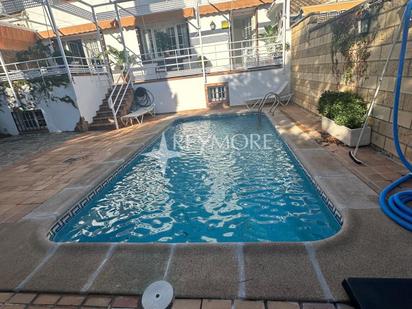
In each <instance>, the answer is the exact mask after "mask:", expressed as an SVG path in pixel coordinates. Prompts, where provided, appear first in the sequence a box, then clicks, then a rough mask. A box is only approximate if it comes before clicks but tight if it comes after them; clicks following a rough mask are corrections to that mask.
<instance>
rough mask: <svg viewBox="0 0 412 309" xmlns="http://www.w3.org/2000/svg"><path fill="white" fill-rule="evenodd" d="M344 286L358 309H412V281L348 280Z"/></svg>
mask: <svg viewBox="0 0 412 309" xmlns="http://www.w3.org/2000/svg"><path fill="white" fill-rule="evenodd" d="M342 285H343V287H344V288H345V290H346V292H347V293H348V295H349V297H350V299H351V301H352V304H353V305H354V306H355V308H358V309H411V308H412V279H380V278H348V279H345V280H344V281H343V282H342Z"/></svg>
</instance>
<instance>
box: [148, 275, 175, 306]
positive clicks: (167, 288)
mask: <svg viewBox="0 0 412 309" xmlns="http://www.w3.org/2000/svg"><path fill="white" fill-rule="evenodd" d="M172 301H173V287H172V285H171V284H170V283H169V282H167V281H156V282H153V283H152V284H151V285H149V286H148V287H147V288H146V290H145V291H144V293H143V296H142V305H143V308H144V309H166V308H167V307H169V306H170V305H171V304H172Z"/></svg>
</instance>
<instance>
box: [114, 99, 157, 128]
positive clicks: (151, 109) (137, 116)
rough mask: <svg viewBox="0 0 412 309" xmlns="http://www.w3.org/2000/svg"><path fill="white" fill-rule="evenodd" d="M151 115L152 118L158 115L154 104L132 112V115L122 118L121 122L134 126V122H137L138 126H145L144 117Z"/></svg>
mask: <svg viewBox="0 0 412 309" xmlns="http://www.w3.org/2000/svg"><path fill="white" fill-rule="evenodd" d="M147 114H150V115H152V116H155V115H156V112H155V104H154V103H152V104H151V105H150V106H147V107H141V108H139V109H138V110H137V111H134V112H131V113H130V114H127V115H124V116H122V117H120V120H121V121H122V123H123V125H124V126H126V125H132V124H133V120H136V122H137V123H138V124H143V119H144V116H145V115H147Z"/></svg>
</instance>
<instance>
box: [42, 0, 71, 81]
mask: <svg viewBox="0 0 412 309" xmlns="http://www.w3.org/2000/svg"><path fill="white" fill-rule="evenodd" d="M43 3H44V4H45V5H46V8H47V11H48V12H49V17H50V23H51V27H52V29H53V32H54V34H55V35H56V39H57V44H58V45H59V49H60V54H61V55H62V58H63V62H64V66H65V67H66V71H67V75H68V77H69V80H70V82H71V83H74V81H73V76H72V72H70V67H69V62H68V61H67V57H66V53H65V52H64V47H63V43H62V40H61V37H60V33H59V31H58V29H57V25H56V20H55V19H54V15H53V11H52V8H51V6H50V3H49V0H44V2H43Z"/></svg>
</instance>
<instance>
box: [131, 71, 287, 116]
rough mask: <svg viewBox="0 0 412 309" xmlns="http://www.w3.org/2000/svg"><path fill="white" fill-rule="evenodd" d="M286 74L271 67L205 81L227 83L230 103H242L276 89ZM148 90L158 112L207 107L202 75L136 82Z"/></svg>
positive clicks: (210, 78) (210, 77)
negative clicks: (152, 96)
mask: <svg viewBox="0 0 412 309" xmlns="http://www.w3.org/2000/svg"><path fill="white" fill-rule="evenodd" d="M288 80H289V77H288V74H287V73H285V71H284V70H283V69H270V70H261V71H253V72H244V73H237V74H225V75H216V76H208V77H207V83H209V84H211V83H218V82H228V83H229V97H230V105H231V106H236V105H244V104H245V102H246V101H247V100H251V99H255V98H260V97H263V96H264V95H265V94H266V93H267V92H269V91H277V90H278V89H279V88H280V86H281V85H282V84H284V82H285V81H288ZM136 87H144V88H146V89H148V90H149V91H151V92H152V93H153V95H154V98H155V104H156V112H157V113H170V112H177V111H184V110H191V109H201V108H206V107H207V106H206V97H205V87H204V81H203V77H188V78H181V79H169V80H168V81H159V82H150V83H143V84H138V85H135V88H136Z"/></svg>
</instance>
